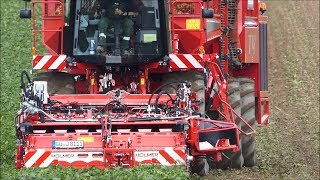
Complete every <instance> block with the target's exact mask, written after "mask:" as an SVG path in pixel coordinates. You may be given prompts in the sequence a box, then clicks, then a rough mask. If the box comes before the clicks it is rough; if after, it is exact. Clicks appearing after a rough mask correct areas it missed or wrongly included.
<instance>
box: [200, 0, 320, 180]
mask: <svg viewBox="0 0 320 180" xmlns="http://www.w3.org/2000/svg"><path fill="white" fill-rule="evenodd" d="M267 6H268V12H267V16H268V17H269V22H268V26H269V29H268V30H269V94H270V100H271V116H270V124H269V126H268V127H263V128H259V129H258V134H257V154H258V166H257V167H253V168H242V169H241V170H227V171H223V170H213V171H211V175H210V176H207V177H205V178H204V179H319V178H320V177H319V170H320V169H319V135H320V133H319V119H320V118H319V1H289V0H282V1H275V0H272V1H271V0H270V1H268V2H267Z"/></svg>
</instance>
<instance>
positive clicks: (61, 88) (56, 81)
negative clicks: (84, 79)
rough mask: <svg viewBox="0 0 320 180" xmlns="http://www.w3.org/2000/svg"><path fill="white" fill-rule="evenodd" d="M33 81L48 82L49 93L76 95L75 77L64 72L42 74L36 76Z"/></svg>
mask: <svg viewBox="0 0 320 180" xmlns="http://www.w3.org/2000/svg"><path fill="white" fill-rule="evenodd" d="M33 81H47V84H48V93H49V95H53V94H74V93H75V87H74V76H73V75H70V74H67V73H63V72H42V73H39V74H36V75H35V77H34V78H33Z"/></svg>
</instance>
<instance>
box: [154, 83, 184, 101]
mask: <svg viewBox="0 0 320 180" xmlns="http://www.w3.org/2000/svg"><path fill="white" fill-rule="evenodd" d="M184 82H186V81H174V82H168V83H165V84H162V85H161V86H159V87H158V88H157V89H156V90H154V91H153V92H152V94H151V96H150V98H149V101H148V105H151V99H152V97H153V95H154V94H155V93H156V92H157V91H159V90H160V89H161V88H163V87H165V86H169V85H171V84H177V83H184Z"/></svg>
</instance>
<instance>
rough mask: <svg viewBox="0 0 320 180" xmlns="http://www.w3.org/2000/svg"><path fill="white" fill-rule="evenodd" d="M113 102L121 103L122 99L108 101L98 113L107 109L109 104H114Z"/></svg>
mask: <svg viewBox="0 0 320 180" xmlns="http://www.w3.org/2000/svg"><path fill="white" fill-rule="evenodd" d="M112 103H117V104H121V102H120V101H117V100H113V101H110V102H108V103H107V104H106V105H104V107H103V108H102V109H100V111H98V112H97V114H99V113H101V111H102V110H103V109H105V108H106V107H108V106H109V105H110V104H112Z"/></svg>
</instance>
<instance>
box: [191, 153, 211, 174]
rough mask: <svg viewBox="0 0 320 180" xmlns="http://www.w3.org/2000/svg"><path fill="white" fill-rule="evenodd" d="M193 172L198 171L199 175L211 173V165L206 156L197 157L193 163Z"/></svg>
mask: <svg viewBox="0 0 320 180" xmlns="http://www.w3.org/2000/svg"><path fill="white" fill-rule="evenodd" d="M191 171H192V173H196V174H198V175H199V176H206V175H208V174H209V171H210V167H209V164H208V162H207V160H206V158H205V157H195V159H194V160H193V161H192V163H191Z"/></svg>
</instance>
